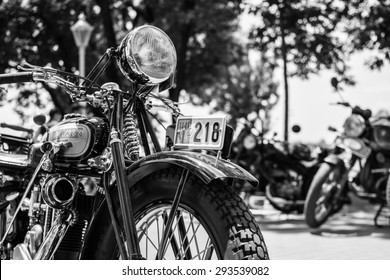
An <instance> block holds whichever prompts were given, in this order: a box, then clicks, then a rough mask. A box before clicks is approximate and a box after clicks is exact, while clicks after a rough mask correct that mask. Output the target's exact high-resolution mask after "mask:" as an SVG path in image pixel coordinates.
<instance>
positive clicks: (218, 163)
mask: <svg viewBox="0 0 390 280" xmlns="http://www.w3.org/2000/svg"><path fill="white" fill-rule="evenodd" d="M172 165H176V166H180V167H182V168H185V169H187V170H189V171H190V172H191V173H193V174H194V175H195V176H197V177H198V178H200V179H201V180H202V181H203V182H204V183H205V184H208V183H210V182H211V181H213V180H215V179H223V178H231V179H238V180H246V181H248V182H249V183H250V184H251V185H252V186H253V187H256V186H257V185H258V181H257V179H256V178H255V177H254V176H253V175H252V174H250V173H249V172H248V171H246V170H245V169H243V168H242V167H240V166H238V165H236V164H234V163H232V162H230V161H227V160H224V159H219V160H216V158H215V157H214V156H210V155H207V154H201V153H197V152H189V151H164V152H159V153H155V154H151V155H148V156H146V157H144V158H142V159H140V160H139V161H137V162H135V163H133V164H132V165H131V166H130V167H129V168H128V170H127V172H128V174H129V175H130V178H131V182H129V183H130V186H132V185H134V184H136V183H137V182H138V181H140V180H141V179H142V178H144V177H146V176H148V175H149V174H151V173H154V172H156V171H158V170H161V169H165V168H168V167H169V166H172Z"/></svg>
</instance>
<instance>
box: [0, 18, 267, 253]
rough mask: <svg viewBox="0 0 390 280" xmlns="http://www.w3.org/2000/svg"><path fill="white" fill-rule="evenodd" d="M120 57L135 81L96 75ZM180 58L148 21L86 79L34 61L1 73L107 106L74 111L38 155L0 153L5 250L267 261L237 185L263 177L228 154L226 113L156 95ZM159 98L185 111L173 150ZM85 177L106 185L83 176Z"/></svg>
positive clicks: (1, 80)
mask: <svg viewBox="0 0 390 280" xmlns="http://www.w3.org/2000/svg"><path fill="white" fill-rule="evenodd" d="M112 60H116V62H117V64H118V65H119V68H120V70H121V72H122V73H123V74H124V76H125V77H127V78H128V79H129V80H130V82H131V84H132V87H131V89H130V90H129V91H124V90H121V89H120V88H119V86H118V85H117V84H115V83H111V82H110V83H105V84H104V85H102V86H99V85H98V84H97V82H96V81H97V79H98V78H99V75H100V74H101V72H103V70H104V69H106V67H107V65H108V63H110V62H111V61H112ZM175 66H176V52H175V48H174V46H173V44H172V41H171V40H170V39H169V37H168V36H167V35H166V34H165V33H164V32H163V31H161V30H160V29H158V28H156V27H152V26H148V25H145V26H141V27H139V28H136V29H134V30H133V31H131V32H130V33H128V34H127V35H126V36H125V38H124V39H123V40H122V42H121V44H120V46H119V47H118V48H117V49H113V48H112V49H108V50H107V52H106V53H105V54H104V55H103V57H102V58H101V59H100V60H99V62H98V63H97V64H96V65H95V67H94V68H93V69H92V71H91V72H90V73H89V74H88V75H87V77H86V78H83V77H80V76H77V75H74V74H72V73H67V72H63V71H60V70H56V69H53V68H49V67H39V66H34V65H31V64H28V63H26V62H24V63H22V65H21V67H19V69H20V70H21V71H22V72H19V73H16V74H15V73H13V74H3V75H0V84H7V83H22V82H44V83H53V84H55V85H57V86H60V87H62V88H64V89H65V90H66V91H67V92H68V93H69V94H70V96H71V98H72V100H73V101H74V102H78V101H83V102H85V101H87V102H89V103H90V104H91V105H92V106H93V107H95V108H97V109H99V110H100V111H101V112H102V115H104V116H105V117H87V116H83V115H80V114H69V115H66V116H65V117H64V119H63V120H62V121H60V122H59V123H58V124H56V125H54V126H52V127H51V128H49V130H48V132H47V133H46V135H45V136H44V139H43V141H42V142H40V143H35V144H33V145H31V146H30V147H29V151H28V154H26V155H21V157H15V154H13V153H11V152H5V151H2V152H0V175H1V176H0V179H1V180H0V192H1V193H3V194H4V197H5V199H4V200H3V201H1V203H2V209H1V221H0V222H1V230H0V232H1V243H0V246H1V247H0V250H1V258H2V259H22V260H29V259H34V260H40V259H119V258H122V259H268V251H267V248H266V245H265V243H264V239H263V236H262V233H261V231H260V228H259V226H258V224H257V223H256V221H255V219H254V217H253V216H252V214H251V213H250V211H249V209H248V207H247V206H246V205H245V203H244V202H243V201H242V199H241V198H240V197H239V196H238V195H237V194H236V193H235V192H234V191H233V189H232V187H231V185H230V184H231V183H232V182H233V181H235V180H246V181H248V182H249V183H250V184H251V185H253V186H254V187H256V185H257V184H258V182H257V180H256V178H254V177H253V176H252V175H251V174H249V173H248V172H247V171H245V170H244V169H242V168H240V167H239V166H237V165H235V164H233V163H231V162H229V161H227V160H225V159H224V157H226V155H227V154H228V153H229V149H230V144H231V143H230V142H229V141H231V137H230V136H229V135H228V134H229V133H231V130H229V129H227V126H226V118H224V117H202V118H200V117H186V116H182V114H181V113H180V110H179V108H178V107H177V105H176V104H175V103H174V102H172V101H170V100H167V99H164V98H161V97H159V96H158V93H159V92H161V91H163V90H166V89H168V88H170V87H171V86H172V83H173V75H174V72H175ZM78 79H81V81H82V83H80V81H77V80H78ZM151 100H159V102H160V103H161V104H162V105H161V104H160V105H159V106H156V107H160V108H161V107H162V108H164V110H169V111H171V112H172V113H173V115H174V116H176V117H177V119H176V126H175V129H174V130H172V128H171V130H170V131H169V133H167V134H168V135H167V137H168V138H169V141H167V143H169V144H170V145H169V147H170V148H169V149H165V148H164V147H161V146H160V143H159V141H158V138H157V136H156V134H155V132H154V130H153V127H152V125H151V122H150V115H149V114H148V110H149V109H150V108H152V107H153V102H151ZM41 124H42V123H41ZM141 148H142V149H141ZM188 149H195V150H197V149H201V150H215V151H216V153H217V155H216V156H211V155H207V154H204V153H199V152H194V151H189V150H188ZM143 154H144V155H143ZM86 177H87V178H91V179H94V180H95V181H96V182H98V185H97V186H96V189H94V190H87V189H86V185H84V184H83V183H82V182H80V180H79V179H80V178H86ZM87 185H88V184H87Z"/></svg>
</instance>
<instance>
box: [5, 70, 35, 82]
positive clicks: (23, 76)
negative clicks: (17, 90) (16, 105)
mask: <svg viewBox="0 0 390 280" xmlns="http://www.w3.org/2000/svg"><path fill="white" fill-rule="evenodd" d="M26 82H34V79H33V72H20V73H12V74H0V85H2V84H15V83H26Z"/></svg>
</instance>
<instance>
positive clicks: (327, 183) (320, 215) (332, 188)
mask: <svg viewBox="0 0 390 280" xmlns="http://www.w3.org/2000/svg"><path fill="white" fill-rule="evenodd" d="M340 175H341V174H340V172H339V168H338V167H336V166H334V165H330V164H328V163H324V164H322V165H321V166H320V168H319V169H318V171H317V173H316V174H315V175H314V178H313V181H312V183H311V185H310V188H309V192H308V194H307V197H306V200H305V207H304V213H305V220H306V224H307V225H308V226H309V227H312V228H317V227H319V226H321V225H322V224H323V223H325V222H326V220H327V219H328V218H329V216H331V215H332V214H334V213H335V212H337V211H338V210H339V209H340V208H341V205H340V204H339V202H338V201H337V198H336V197H335V196H336V194H337V193H338V190H339V187H340V186H339V183H340Z"/></svg>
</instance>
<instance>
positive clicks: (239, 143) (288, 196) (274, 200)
mask: <svg viewBox="0 0 390 280" xmlns="http://www.w3.org/2000/svg"><path fill="white" fill-rule="evenodd" d="M299 131H300V127H299V126H293V132H296V133H297V132H299ZM275 136H276V135H274V137H273V138H272V139H266V138H264V136H263V135H262V134H261V133H258V131H256V129H254V128H253V126H251V125H250V124H245V125H244V127H243V129H242V130H241V132H240V134H239V135H238V137H237V140H236V141H235V142H234V143H233V152H232V160H233V161H235V162H236V163H237V164H239V165H240V166H242V167H244V168H245V169H246V170H248V171H249V172H251V173H252V174H253V175H254V176H255V177H256V178H258V179H259V182H260V191H262V192H263V194H265V196H266V198H267V199H268V201H269V202H270V204H271V205H272V206H273V207H274V208H276V209H278V210H280V211H282V212H284V213H290V212H293V211H296V212H298V213H303V206H304V202H305V197H306V194H307V191H308V189H309V186H310V183H311V180H312V178H313V176H314V174H315V173H316V171H317V169H318V162H319V161H318V159H317V157H313V156H312V150H311V149H310V147H309V146H307V145H305V144H302V143H296V144H294V145H291V147H288V146H287V145H286V143H283V142H281V141H277V140H276V139H275ZM286 146H287V147H286ZM323 154H324V151H321V152H320V153H319V154H318V156H319V157H321V158H322V157H323ZM241 189H242V190H243V191H244V193H245V196H246V197H247V199H248V197H249V196H250V195H251V194H252V193H253V190H252V189H249V190H248V189H247V188H245V186H241Z"/></svg>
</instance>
